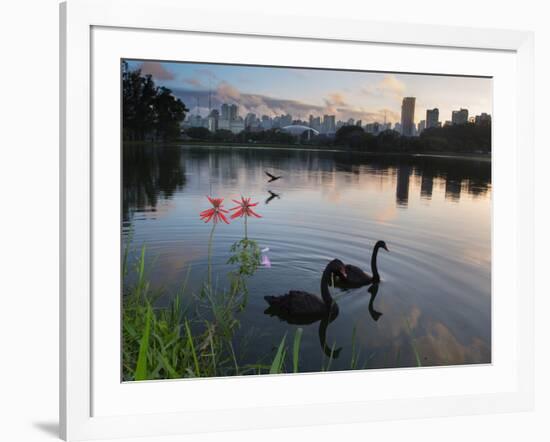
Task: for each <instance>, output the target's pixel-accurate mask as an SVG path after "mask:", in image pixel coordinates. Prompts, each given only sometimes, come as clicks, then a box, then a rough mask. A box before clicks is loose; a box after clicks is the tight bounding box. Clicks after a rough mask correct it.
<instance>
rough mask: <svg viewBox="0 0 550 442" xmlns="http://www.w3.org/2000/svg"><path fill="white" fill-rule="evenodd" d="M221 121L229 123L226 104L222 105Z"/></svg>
mask: <svg viewBox="0 0 550 442" xmlns="http://www.w3.org/2000/svg"><path fill="white" fill-rule="evenodd" d="M221 119H222V120H227V121H229V105H228V104H227V103H223V104H222V116H221Z"/></svg>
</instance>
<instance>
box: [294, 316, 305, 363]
mask: <svg viewBox="0 0 550 442" xmlns="http://www.w3.org/2000/svg"><path fill="white" fill-rule="evenodd" d="M303 333H304V329H303V328H301V327H300V328H298V330H296V333H295V334H294V345H293V349H292V366H293V368H294V373H298V358H299V357H300V340H301V339H302V334H303Z"/></svg>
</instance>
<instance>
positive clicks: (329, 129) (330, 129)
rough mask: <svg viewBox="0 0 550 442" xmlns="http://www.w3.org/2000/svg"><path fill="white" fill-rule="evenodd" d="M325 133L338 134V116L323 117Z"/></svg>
mask: <svg viewBox="0 0 550 442" xmlns="http://www.w3.org/2000/svg"><path fill="white" fill-rule="evenodd" d="M323 132H324V133H326V134H329V133H334V132H336V115H325V116H324V117H323Z"/></svg>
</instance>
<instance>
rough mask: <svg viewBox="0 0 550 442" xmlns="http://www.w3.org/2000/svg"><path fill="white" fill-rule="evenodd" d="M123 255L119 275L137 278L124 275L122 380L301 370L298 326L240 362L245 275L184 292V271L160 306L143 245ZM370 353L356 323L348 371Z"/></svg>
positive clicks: (328, 362)
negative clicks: (134, 254) (226, 285)
mask: <svg viewBox="0 0 550 442" xmlns="http://www.w3.org/2000/svg"><path fill="white" fill-rule="evenodd" d="M123 256H124V257H125V259H124V263H123V275H125V276H128V275H130V274H131V275H132V280H133V281H135V282H134V283H133V284H131V285H130V284H129V283H127V282H126V281H127V278H125V285H124V294H123V302H122V337H123V345H122V377H123V380H124V381H140V380H154V379H179V378H196V377H213V376H236V375H258V374H279V373H289V372H290V373H298V372H300V361H301V358H300V352H301V341H302V336H303V329H302V328H297V329H296V331H295V333H294V337H293V340H292V341H289V343H290V344H291V345H290V348H287V335H286V334H285V335H284V336H283V337H282V338H281V340H280V341H279V342H278V344H277V345H276V346H274V347H273V348H276V351H275V354H274V355H273V353H271V350H270V349H268V348H266V352H265V355H264V356H263V357H260V358H259V359H258V360H257V361H256V362H255V363H253V364H242V363H240V362H239V360H238V358H237V354H236V353H235V348H239V349H240V352H241V353H242V350H243V344H244V340H242V339H241V341H237V338H236V334H237V331H238V330H239V328H240V322H239V320H238V314H239V312H241V311H242V310H243V304H244V303H245V302H246V301H245V297H246V295H247V291H243V290H242V284H243V283H244V281H245V279H243V280H242V281H241V282H240V283H239V284H231V287H232V288H230V289H229V290H218V289H217V288H216V284H212V283H205V284H204V285H203V287H202V288H201V290H200V293H197V294H193V293H190V292H188V290H187V280H188V277H189V271H190V269H188V273H187V276H186V278H185V280H184V282H183V284H182V286H181V288H180V290H179V291H178V293H177V294H176V295H175V296H174V298H173V300H172V301H171V302H170V304H169V305H168V306H167V307H162V308H159V307H156V306H155V304H156V301H157V300H158V299H159V297H160V296H161V295H162V294H163V293H162V292H161V291H154V290H152V289H151V285H150V283H149V281H148V272H147V269H148V268H149V267H150V264H147V259H146V258H147V257H146V250H145V247H142V249H141V252H140V254H139V257H138V259H137V262H136V263H135V264H134V265H133V266H128V263H127V259H128V252H127V251H125V253H124V255H123ZM235 288H238V290H235ZM243 292H244V293H245V294H243ZM184 300H188V301H189V300H191V303H190V304H192V305H193V306H194V308H193V310H192V311H191V309H190V308H189V307H188V306H185V305H184ZM406 328H407V330H408V332H409V335H410V336H411V345H412V348H413V352H414V355H415V358H416V362H417V365H418V366H420V365H421V362H420V356H419V354H418V351H417V348H416V342H415V340H414V338H413V337H412V333H411V331H410V325H409V324H408V323H407V324H406ZM244 345H245V344H244ZM335 348H336V343H335V342H334V343H333V344H332V346H331V347H330V354H329V355H328V356H327V355H323V359H322V361H321V363H320V367H319V371H330V370H331V367H332V363H333V361H334V359H335V358H336V357H338V355H337V354H336V353H339V350H338V351H337V352H335ZM374 355H375V354H374V353H371V354H370V355H367V356H368V357H365V358H361V355H360V351H359V350H358V349H357V328H356V327H354V328H353V333H352V338H351V356H350V360H349V369H364V368H367V365H368V364H369V362H370V360H371V359H372V358H373V357H374ZM397 358H398V359H399V356H397ZM361 359H364V360H363V361H360V360H361ZM396 362H398V361H396Z"/></svg>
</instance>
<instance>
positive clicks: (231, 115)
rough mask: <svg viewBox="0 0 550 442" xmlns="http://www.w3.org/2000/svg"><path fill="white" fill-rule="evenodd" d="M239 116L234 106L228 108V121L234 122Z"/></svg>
mask: <svg viewBox="0 0 550 442" xmlns="http://www.w3.org/2000/svg"><path fill="white" fill-rule="evenodd" d="M238 115H239V112H238V108H237V105H236V104H232V105H231V106H229V119H230V120H231V121H235V120H236V119H237V117H238Z"/></svg>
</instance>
